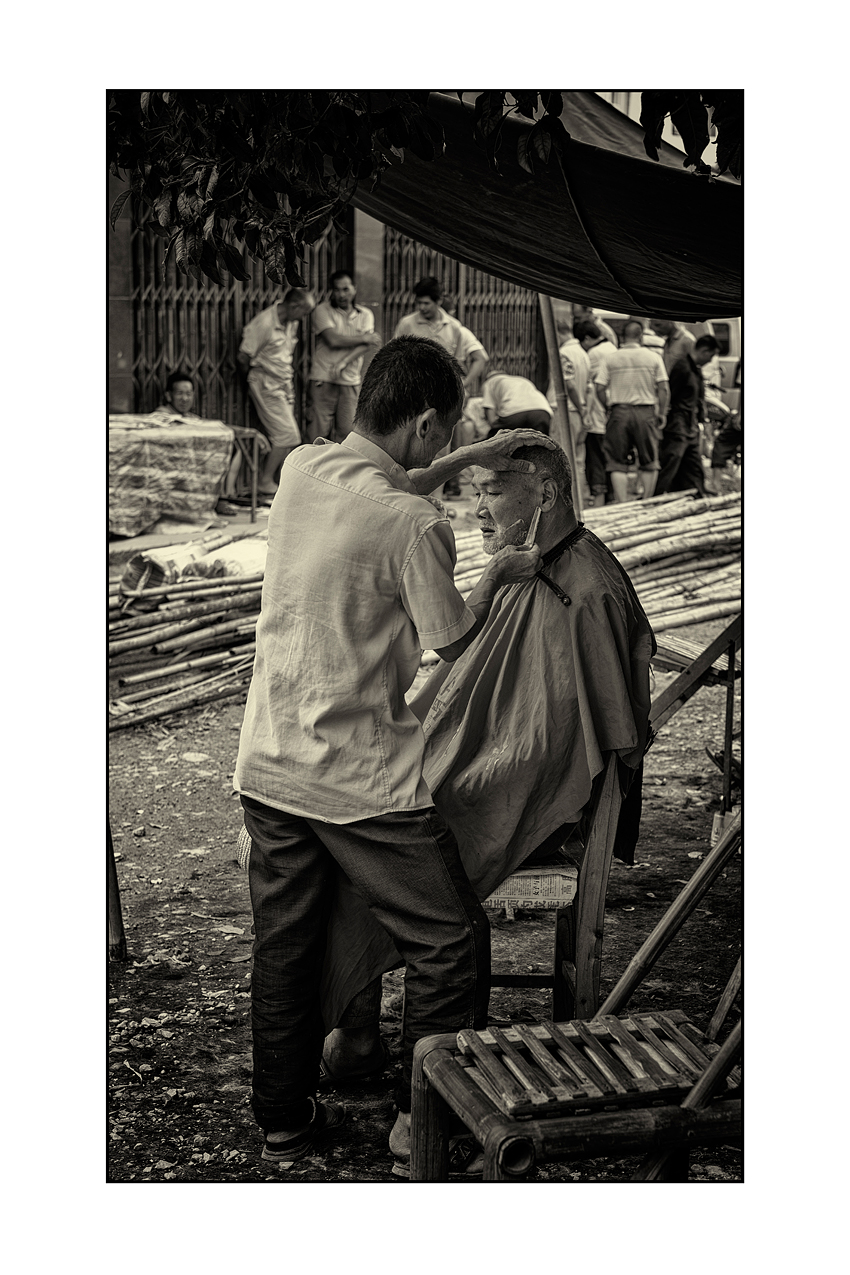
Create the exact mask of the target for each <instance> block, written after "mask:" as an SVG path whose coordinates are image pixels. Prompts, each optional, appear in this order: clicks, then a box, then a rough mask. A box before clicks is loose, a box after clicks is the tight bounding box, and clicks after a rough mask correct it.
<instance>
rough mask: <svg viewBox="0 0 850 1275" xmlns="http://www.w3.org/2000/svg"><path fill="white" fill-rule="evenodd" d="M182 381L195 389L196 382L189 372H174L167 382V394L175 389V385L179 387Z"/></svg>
mask: <svg viewBox="0 0 850 1275" xmlns="http://www.w3.org/2000/svg"><path fill="white" fill-rule="evenodd" d="M181 381H188V382H189V384H190V385H191V387H192V389H194V388H195V382H194V380H193V379H192V377H191V376H190V375H189V373H188V372H172V373H171V375H170V376H169V378H168V380H167V381H166V382H165V389H166V393H169V392H170V391H171V390H173V389H174V386H175V385H179V384H180V382H181Z"/></svg>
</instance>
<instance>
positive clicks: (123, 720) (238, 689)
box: [109, 681, 247, 731]
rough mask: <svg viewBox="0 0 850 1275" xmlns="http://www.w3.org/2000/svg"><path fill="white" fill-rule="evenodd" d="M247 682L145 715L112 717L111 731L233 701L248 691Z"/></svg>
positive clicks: (222, 688)
mask: <svg viewBox="0 0 850 1275" xmlns="http://www.w3.org/2000/svg"><path fill="white" fill-rule="evenodd" d="M246 685H247V684H246V682H245V681H241V682H239V683H238V684H237V685H234V686H221V687H218V688H217V689H215V690H211V691H206V692H202V691H200V690H199V692H198V694H196V695H194V696H191V697H189V693H188V692H187V698H186V699H185V700H183V701H182V702H180V703H172V704H163V705H162V706H161V707H159V708H155V709H149V710H147V711H145V712H143V713H124V714H122V716H120V717H112V718H110V721H109V729H110V731H114V730H125V729H126V728H127V727H128V726H142V725H144V723H145V722H152V721H155V720H156V719H157V718H158V717H166V716H168V714H169V713H179V712H182V711H183V709H184V708H194V707H196V706H197V705H198V704H209V703H212V702H213V701H214V700H218V699H231V698H233V697H234V696H236V695H241V694H243V693H244V692H245V690H246Z"/></svg>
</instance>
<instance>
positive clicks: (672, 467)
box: [655, 421, 705, 496]
mask: <svg viewBox="0 0 850 1275" xmlns="http://www.w3.org/2000/svg"><path fill="white" fill-rule="evenodd" d="M659 459H660V462H661V469H660V470H659V473H658V479H657V481H656V484H655V495H656V496H663V495H664V493H665V492H668V491H689V490H690V488H691V487H696V489H697V492H698V493H699V495H700V496H705V470H704V469H703V467H702V459H701V457H700V450H699V433H696V434H695V435H694V436H691V431H688V430H687V429H686V428H685V427H680V428H677V427H676V424H675V421H674V424H673V426H672V427H671V425H670V424H668V426H667V428H666V429H665V431H664V433H663V435H662V437H661V448H660V456H659Z"/></svg>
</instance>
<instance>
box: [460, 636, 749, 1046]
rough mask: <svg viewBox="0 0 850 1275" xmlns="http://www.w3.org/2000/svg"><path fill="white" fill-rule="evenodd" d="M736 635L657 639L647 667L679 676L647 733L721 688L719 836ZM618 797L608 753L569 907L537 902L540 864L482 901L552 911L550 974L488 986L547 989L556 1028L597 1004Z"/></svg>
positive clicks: (725, 816) (724, 809) (504, 978)
mask: <svg viewBox="0 0 850 1275" xmlns="http://www.w3.org/2000/svg"><path fill="white" fill-rule="evenodd" d="M741 632H742V630H741V616H740V615H738V616H736V617H735V618H734V620H732V621H731V623H730V624H728V625H727V626H726V628H725V629H724V630H723V632H722V633H721V634H719V635H718V637H716V638H715V639H714V640H713V641H712V642H710V643H709V644H708V646H706V647H705V648H704V649H703V650H700V649H699V648H698V647H696V646H694V645H693V644H691V643H688V642H684V641H682V640H681V639H677V638H675V637H665V639H664V640H662V642H661V643H660V644H659V647H658V652H657V654H656V655H655V656H654V657H653V664H655V665H657V666H659V667H661V668H664V669H667V670H676V671H678V674H679V676H678V677H677V678H676V679H675V680H674V681H673V682H672V683H671V684H670V685H669V686H668V687H667V688H666V689H665V690H664V691H663V692H662V693H661V694H660V695H659V696H658V697H657V698H656V699H655V700H654V701H653V703H652V708H651V710H650V716H649V721H650V726H651V728H652V730H653V731H657V730H659V729H660V728H661V727H662V726H663V725H665V723H666V722H668V721H669V720H670V718H671V717H672V716H673V714H674V713H676V712H678V710H679V709H680V708H681V707H682V706H683V705H684V704H686V703H687V702H688V700H689V699H690V698H691V696H692V695H694V694H696V692H697V691H698V690H699V689H700V687H702V686H717V685H725V687H726V727H725V754H724V761H725V766H724V776H723V796H722V801H721V815H720V820H719V821H718V830H719V831H722V830H723V828H724V827H725V826H726V824H728V823H729V821H730V820H731V818H732V813H731V812H732V796H731V789H732V773H731V757H732V721H733V708H734V690H735V681H736V680H737V679H738V678H739V677H740V676H741V666H740V663H739V661H738V660H737V658H736V652H737V650H738V649H739V647H740V645H741V640H742V637H741ZM622 796H623V794H622V792H621V788H620V785H619V784H618V782H617V760H616V757H615V756H614V755H613V754H610V755H609V756H608V759H607V763H606V767H605V770H604V771H603V773H602V775H601V776H599V777H598V780H597V784H596V786H595V787H594V792H593V795H592V797H591V809H590V814H589V819H590V827H589V833H588V837H587V840H586V844H585V854H584V861H583V864H582V866H581V868H580V869H576V870H574V874H575V876H576V877H577V884H576V889H575V897H574V899H573V901H572V902H571V903H568V904H565V905H561V906H558V905H557V904H551V903H547V902H545V898H544V895H545V889H546V885H547V882H546V878H547V876H551V875H552V873H551V869H549V868H547V867H545V866H539V867H533V868H520V869H519V870H518V871H517V872H514V873H512V874H511V876H510V877H508V878H507V880H506V881H504V882H503V883H502V885H501V886H499V889H498V891H496V892H495V893H494V895H492V896H491V898H490V899H489V900H485V907H486V906H487V905H488V903H490V904H491V906H492V905H493V904H500V905H502V904H507V906H508V908H509V909H510V908H512V907H513V906H516V907H522V906H523V905H524V903H526V901H528V903H530V904H532V905H533V906H534V907H539V906H541V905H543V906H547V907H551V908H553V909H554V910H555V934H554V952H553V960H552V973H551V974H498V973H497V974H494V975H493V976H492V979H491V983H492V986H493V987H510V988H513V987H534V988H536V987H551V988H552V1017H553V1018H554V1019H555V1020H556V1021H557V1022H561V1021H564V1020H566V1019H571V1018H592V1017H593V1015H594V1014H595V1013H596V1010H597V1007H598V1005H599V984H600V974H601V966H602V938H603V931H604V925H605V893H606V890H607V887H608V875H609V873H610V870H611V858H612V855H613V849H614V838H615V836H616V832H617V821H618V819H619V814H620V806H621V804H622ZM508 915H509V916H510V915H511V912H510V911H508Z"/></svg>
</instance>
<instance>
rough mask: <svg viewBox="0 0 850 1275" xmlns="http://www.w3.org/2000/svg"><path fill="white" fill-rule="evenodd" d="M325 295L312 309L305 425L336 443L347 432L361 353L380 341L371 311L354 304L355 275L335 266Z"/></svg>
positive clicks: (310, 433)
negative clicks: (308, 416) (308, 409)
mask: <svg viewBox="0 0 850 1275" xmlns="http://www.w3.org/2000/svg"><path fill="white" fill-rule="evenodd" d="M328 282H329V284H330V296H329V297H328V299H327V301H323V302H322V303H321V305H318V306H316V309H315V310H314V311H313V333H314V335H315V338H316V348H315V351H314V354H313V364H312V367H311V368H310V401H311V404H312V408H313V419H312V420H311V421H310V424H309V426H308V429H307V436H308V438H309V439H310V442H311V443H312V442H313V440H314V439H315V438H332V439H333V441H334V442H335V443H341V442H342V440H343V439H344V438H345V437H346V435H347V434H349V433H350V432H351V427H352V425H353V424H354V412H355V409H356V407H357V394H358V392H359V390H360V375H361V371H362V368H363V355H364V354H365V353H366V351H367V350H368V349H369V348H370V347H373V346H379V345H380V344H381V338H380V337H379V336H378V334H377V332H376V331H375V316H374V315H373V314H372V311H371V310H369V309H367V307H366V306H361V305H358V304H357V302H356V300H355V297H356V295H357V293H356V289H355V287H354V280H353V279H352V277H351V275H350V274H349V273H348V271H347V270H336V271H334V273H333V274H332V275H331V277H330V279H329V281H328Z"/></svg>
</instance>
